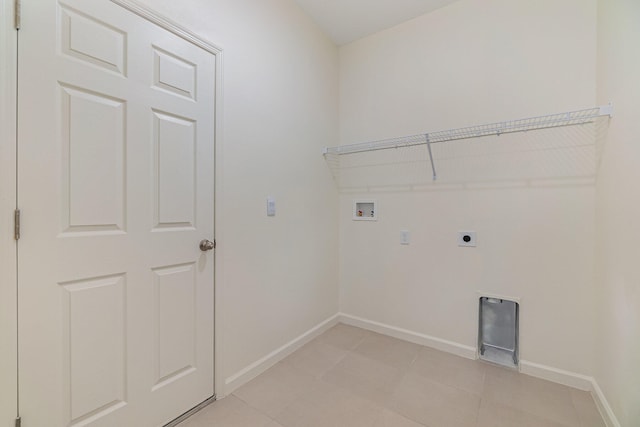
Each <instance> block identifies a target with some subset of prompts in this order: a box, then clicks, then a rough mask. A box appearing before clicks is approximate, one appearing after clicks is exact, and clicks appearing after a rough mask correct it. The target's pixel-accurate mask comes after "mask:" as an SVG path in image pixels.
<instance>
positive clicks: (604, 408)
mask: <svg viewBox="0 0 640 427" xmlns="http://www.w3.org/2000/svg"><path fill="white" fill-rule="evenodd" d="M591 385H592V388H591V394H592V395H593V400H595V401H596V405H597V406H598V410H599V411H600V415H602V419H603V420H604V422H605V424H607V427H622V426H621V424H620V422H619V421H618V418H617V417H616V414H614V413H613V409H611V405H609V401H608V400H607V398H606V397H605V395H604V393H603V392H602V389H601V388H600V386H599V385H598V382H597V381H596V380H595V379H594V380H593V383H592V384H591Z"/></svg>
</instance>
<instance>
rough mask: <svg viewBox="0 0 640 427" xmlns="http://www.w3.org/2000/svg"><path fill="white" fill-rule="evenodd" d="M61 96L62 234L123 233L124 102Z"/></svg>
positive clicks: (69, 92)
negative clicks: (118, 231)
mask: <svg viewBox="0 0 640 427" xmlns="http://www.w3.org/2000/svg"><path fill="white" fill-rule="evenodd" d="M61 91H62V107H61V122H62V123H61V128H62V139H61V142H62V162H63V165H62V173H63V176H62V185H61V188H62V210H63V212H62V216H61V218H62V221H63V224H62V231H63V232H79V231H80V232H91V231H93V232H95V231H117V230H120V231H124V229H125V167H126V165H125V134H126V129H125V124H126V108H125V107H126V103H125V101H124V100H120V99H115V98H112V97H110V96H107V95H103V94H98V93H95V92H92V91H89V90H86V89H80V88H75V87H71V86H66V85H63V86H61Z"/></svg>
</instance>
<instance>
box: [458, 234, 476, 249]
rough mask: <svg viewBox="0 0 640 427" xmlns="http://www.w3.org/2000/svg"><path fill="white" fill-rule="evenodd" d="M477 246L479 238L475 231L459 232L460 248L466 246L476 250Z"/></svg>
mask: <svg viewBox="0 0 640 427" xmlns="http://www.w3.org/2000/svg"><path fill="white" fill-rule="evenodd" d="M476 245H477V238H476V232H475V231H459V232H458V246H466V247H472V248H475V247H476Z"/></svg>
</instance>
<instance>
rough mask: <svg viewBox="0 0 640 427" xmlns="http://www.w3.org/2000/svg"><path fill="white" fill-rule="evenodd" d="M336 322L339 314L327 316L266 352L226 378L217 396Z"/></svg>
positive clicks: (241, 382)
mask: <svg viewBox="0 0 640 427" xmlns="http://www.w3.org/2000/svg"><path fill="white" fill-rule="evenodd" d="M338 323H339V315H338V314H335V315H333V316H331V317H330V318H328V319H327V320H325V321H323V322H321V323H320V324H318V325H317V326H314V327H313V328H311V329H309V330H308V331H307V332H305V333H304V334H302V335H300V336H299V337H297V338H295V339H293V340H291V341H289V342H288V343H286V344H285V345H283V346H282V347H280V348H278V349H276V350H274V351H272V352H271V353H269V354H267V355H266V356H265V357H263V358H262V359H260V360H257V361H256V362H254V363H252V364H251V365H249V366H247V367H246V368H244V369H242V370H240V371H239V372H237V373H235V374H233V375H231V376H230V377H228V378H226V379H225V382H224V384H225V389H224V393H220V394H222V396H219V397H224V396H227V395H229V394H231V393H233V391H234V390H236V389H237V388H239V387H240V386H242V385H243V384H246V383H248V382H249V381H251V380H252V379H254V378H255V377H257V376H258V375H260V374H261V373H263V372H264V371H266V370H267V369H269V368H270V367H272V366H273V365H275V364H276V363H278V362H279V361H281V360H282V359H284V358H285V357H287V356H288V355H290V354H291V353H293V352H294V351H296V350H298V349H299V348H300V347H302V346H303V345H305V344H306V343H308V342H309V341H311V340H312V339H314V338H315V337H317V336H318V335H321V334H322V333H324V332H326V331H327V330H329V329H330V328H332V327H333V326H335V325H337V324H338Z"/></svg>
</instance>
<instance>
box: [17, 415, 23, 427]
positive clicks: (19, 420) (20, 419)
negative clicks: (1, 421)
mask: <svg viewBox="0 0 640 427" xmlns="http://www.w3.org/2000/svg"><path fill="white" fill-rule="evenodd" d="M21 425H22V418H20V417H18V418H16V427H20V426H21Z"/></svg>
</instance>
